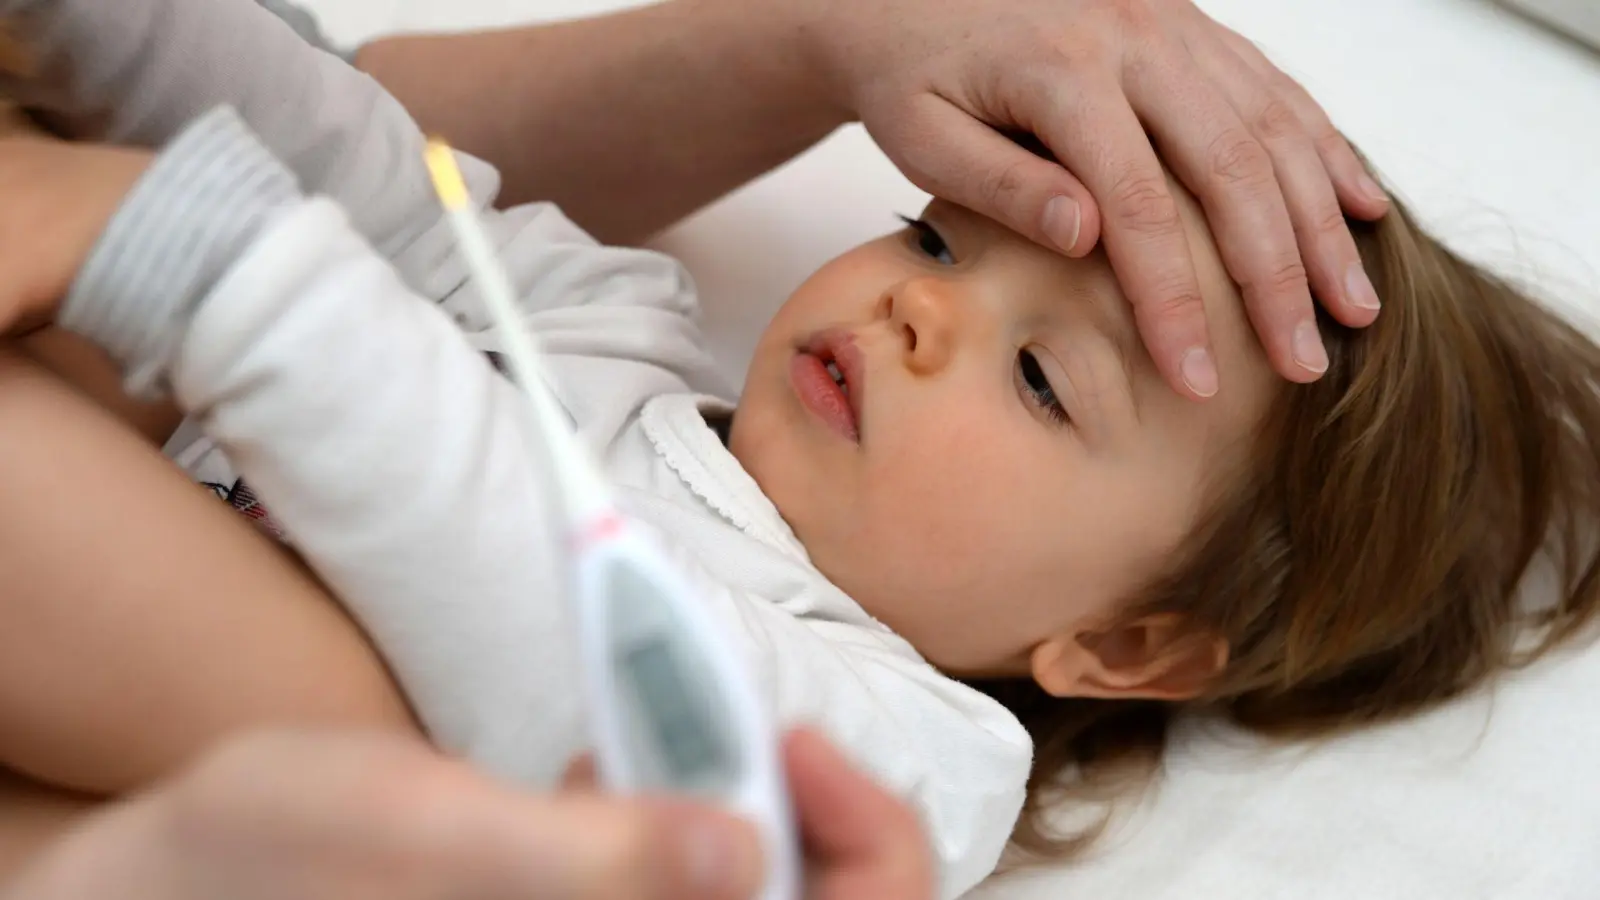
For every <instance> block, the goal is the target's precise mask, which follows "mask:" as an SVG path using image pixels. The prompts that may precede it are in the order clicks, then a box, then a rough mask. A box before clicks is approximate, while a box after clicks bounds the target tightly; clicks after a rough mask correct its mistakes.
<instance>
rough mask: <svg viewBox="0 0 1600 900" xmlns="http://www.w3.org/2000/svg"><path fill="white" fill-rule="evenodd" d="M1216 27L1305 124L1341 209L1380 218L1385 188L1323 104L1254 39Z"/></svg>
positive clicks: (1386, 205)
mask: <svg viewBox="0 0 1600 900" xmlns="http://www.w3.org/2000/svg"><path fill="white" fill-rule="evenodd" d="M1217 29H1218V34H1219V36H1220V37H1219V39H1220V40H1221V41H1222V42H1223V43H1225V44H1226V45H1227V46H1228V48H1229V49H1231V50H1232V51H1233V52H1234V53H1235V54H1236V55H1237V56H1238V57H1239V59H1241V60H1242V61H1243V62H1244V63H1245V65H1247V66H1249V67H1250V69H1251V70H1252V71H1254V72H1255V73H1256V75H1257V77H1259V78H1261V79H1262V81H1263V82H1265V83H1266V84H1268V85H1270V86H1272V87H1273V88H1274V89H1275V90H1276V91H1277V93H1278V95H1279V96H1280V97H1281V98H1282V99H1283V100H1284V102H1286V103H1288V104H1289V106H1290V108H1291V109H1293V110H1294V112H1295V115H1297V116H1299V118H1300V122H1301V124H1302V125H1304V126H1305V129H1306V131H1307V133H1309V134H1310V136H1311V141H1312V143H1313V144H1314V145H1315V146H1316V148H1317V153H1318V155H1320V156H1321V157H1322V163H1323V165H1324V166H1326V167H1327V170H1328V176H1329V177H1330V178H1332V179H1333V184H1334V188H1335V190H1336V191H1337V192H1338V195H1339V203H1340V205H1341V206H1343V207H1344V211H1345V212H1346V213H1348V214H1350V215H1352V216H1355V217H1356V218H1358V219H1366V220H1368V221H1371V220H1375V219H1381V218H1383V216H1384V214H1385V213H1387V212H1388V211H1389V194H1388V192H1386V191H1385V190H1384V189H1383V186H1382V185H1380V184H1378V181H1377V179H1376V178H1375V177H1373V175H1372V173H1371V172H1370V171H1369V170H1368V168H1367V165H1366V164H1365V163H1364V162H1362V160H1361V157H1360V156H1358V155H1357V154H1356V152H1355V149H1354V148H1353V147H1351V146H1350V142H1349V141H1348V140H1346V139H1345V136H1344V135H1343V134H1341V133H1340V132H1339V129H1337V128H1335V127H1334V125H1333V121H1332V120H1331V119H1329V118H1328V113H1327V110H1324V109H1323V108H1322V104H1320V103H1318V102H1317V101H1316V100H1315V99H1314V98H1313V97H1312V96H1311V94H1310V93H1309V92H1307V91H1306V89H1305V87H1304V86H1302V85H1301V84H1300V82H1298V81H1296V80H1295V79H1293V78H1291V77H1289V75H1288V74H1287V73H1285V72H1284V71H1283V70H1282V69H1279V68H1278V66H1277V65H1276V64H1275V63H1273V62H1272V60H1270V59H1268V58H1267V55H1266V54H1265V53H1263V52H1261V48H1259V47H1257V46H1256V45H1255V43H1254V42H1253V41H1251V40H1249V39H1248V38H1246V37H1245V36H1244V35H1241V34H1239V33H1238V32H1236V31H1233V30H1232V29H1229V28H1226V27H1223V26H1221V25H1218V26H1217Z"/></svg>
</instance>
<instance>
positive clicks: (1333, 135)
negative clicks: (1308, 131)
mask: <svg viewBox="0 0 1600 900" xmlns="http://www.w3.org/2000/svg"><path fill="white" fill-rule="evenodd" d="M1311 142H1312V144H1314V145H1315V146H1316V148H1317V153H1318V154H1320V155H1321V156H1322V157H1323V158H1324V159H1335V158H1338V157H1340V156H1347V155H1350V154H1351V153H1352V151H1351V149H1350V142H1349V141H1346V140H1345V139H1344V135H1342V134H1340V133H1339V130H1338V129H1337V128H1334V127H1333V126H1332V125H1331V124H1328V125H1325V127H1323V128H1320V129H1318V130H1317V132H1316V134H1315V135H1313V136H1312V139H1311Z"/></svg>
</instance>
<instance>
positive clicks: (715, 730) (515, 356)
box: [427, 141, 800, 900]
mask: <svg viewBox="0 0 1600 900" xmlns="http://www.w3.org/2000/svg"><path fill="white" fill-rule="evenodd" d="M427 160H428V169H429V171H430V172H431V173H432V175H433V182H434V187H435V189H436V190H437V191H438V193H439V199H440V200H441V201H442V202H443V204H444V208H445V211H446V214H447V215H448V216H449V218H450V222H451V226H452V227H453V228H454V230H455V234H456V238H457V240H458V241H459V242H460V245H461V251H462V253H463V255H464V256H465V259H466V263H467V267H468V271H470V272H471V273H472V276H473V278H474V281H475V283H476V285H477V287H478V290H479V291H480V293H481V294H482V295H483V298H484V300H485V302H486V303H487V305H488V308H489V313H490V316H491V317H492V318H493V320H494V322H495V325H496V326H497V328H498V329H499V333H500V335H501V336H502V337H503V338H504V341H505V345H504V346H505V350H506V353H505V358H506V360H507V362H508V363H509V364H510V369H511V374H512V376H513V378H514V380H515V381H516V382H517V383H518V384H519V385H520V386H521V388H522V392H523V394H524V396H526V397H527V398H528V401H529V406H530V409H531V411H532V416H531V418H532V420H533V424H534V425H535V427H537V428H538V430H539V433H540V437H541V438H542V439H543V440H544V442H545V444H546V446H547V447H548V449H549V452H550V460H551V465H552V467H553V469H554V470H555V474H556V476H557V477H556V478H554V479H552V481H553V482H555V483H558V484H559V485H560V486H561V498H560V499H561V501H562V502H561V507H562V510H563V513H564V516H565V521H566V524H567V528H568V533H569V535H570V536H571V539H572V553H573V565H574V574H575V577H574V578H573V579H572V583H573V588H574V591H575V596H576V601H577V603H576V606H577V619H578V633H579V644H580V651H581V652H580V656H581V659H582V663H583V666H584V686H585V689H586V692H587V699H588V701H589V714H590V717H591V720H592V722H593V728H594V740H595V762H596V767H597V769H598V771H599V775H600V780H601V782H602V784H604V785H605V786H606V787H609V788H611V789H614V790H617V791H623V792H629V793H634V792H666V793H674V794H681V795H688V796H691V797H694V798H696V799H699V800H703V801H705V802H707V803H711V804H715V805H718V806H721V807H723V808H725V809H728V810H729V811H731V812H733V813H735V814H737V815H739V816H741V817H743V818H745V819H747V820H749V821H750V822H752V823H753V824H754V825H755V826H756V827H757V829H758V830H759V831H760V834H761V838H762V841H763V843H764V845H765V846H764V850H765V852H766V860H767V882H766V886H765V888H764V889H763V892H762V894H761V897H762V900H792V898H795V897H797V896H798V894H799V887H800V883H799V880H800V865H799V850H798V844H797V841H796V838H795V834H794V822H793V816H792V814H791V812H790V806H789V796H788V791H787V789H786V787H785V785H784V779H783V771H782V767H781V766H780V764H779V759H778V758H779V752H778V743H777V738H776V735H775V733H774V729H773V726H772V723H771V722H770V721H769V720H768V716H767V715H766V712H765V710H764V708H763V707H762V705H761V702H760V700H759V699H758V697H757V696H756V693H755V690H754V689H753V687H752V686H751V683H750V674H749V672H748V671H747V669H746V668H745V666H744V665H743V663H742V662H741V661H740V660H739V658H738V657H737V656H736V655H735V653H734V651H733V650H732V644H731V643H730V642H729V641H728V640H727V638H726V637H725V636H724V634H723V633H722V631H721V628H720V623H718V622H717V621H716V620H715V619H714V618H713V616H712V615H711V613H710V612H709V611H708V610H707V609H706V608H705V605H704V604H703V603H702V602H701V601H700V600H699V598H698V597H696V596H695V592H694V590H693V589H692V588H691V587H690V586H689V584H688V582H687V580H686V579H685V578H684V577H683V576H682V575H681V574H680V573H679V572H678V571H677V570H676V569H675V568H673V567H672V566H671V565H670V564H669V563H668V561H667V560H666V557H665V555H664V554H663V552H662V551H661V549H660V547H659V546H657V544H656V543H655V542H654V541H653V540H651V538H650V535H649V534H647V533H646V532H644V531H643V530H642V529H640V528H639V526H638V525H637V524H635V523H634V522H632V521H631V520H629V519H628V518H627V517H626V516H624V515H622V513H621V512H620V511H619V510H618V509H617V507H616V505H615V504H614V503H613V501H612V499H611V491H610V489H609V487H608V485H607V484H606V481H605V479H604V477H603V476H602V475H601V474H600V470H599V467H598V466H597V465H595V463H594V461H593V460H592V459H591V458H590V457H589V456H588V454H587V453H586V452H585V450H584V448H583V447H582V445H581V444H580V443H579V442H578V439H577V436H576V435H574V434H573V432H572V429H571V427H570V425H569V424H568V421H567V419H566V414H565V413H564V412H563V411H562V410H561V408H560V406H559V404H558V403H557V401H556V400H555V398H554V397H553V396H552V395H551V394H550V389H549V386H548V385H549V382H548V381H547V380H546V377H545V375H544V373H543V372H542V371H541V366H540V364H539V358H540V357H539V355H538V352H537V351H536V350H535V348H534V342H533V338H532V336H531V335H530V334H529V333H528V329H527V328H526V327H525V325H524V324H523V321H522V316H521V314H520V313H519V311H518V309H517V305H516V302H515V299H514V297H515V294H514V292H513V289H512V287H511V281H510V278H509V277H508V276H507V275H506V273H505V269H504V268H503V267H502V266H501V264H500V262H499V260H498V258H497V257H496V256H495V252H494V250H493V245H492V244H491V243H490V241H489V239H488V237H487V235H485V234H484V231H483V226H482V224H481V223H480V222H479V221H478V218H477V216H476V214H475V212H474V210H473V207H472V204H471V199H470V197H469V195H468V193H467V189H466V184H465V182H464V180H463V179H462V177H461V172H460V169H459V168H458V167H457V166H456V161H455V156H454V154H453V153H452V151H451V150H450V148H449V147H448V146H447V145H446V144H444V143H443V142H441V141H431V142H430V143H429V145H428V151H427Z"/></svg>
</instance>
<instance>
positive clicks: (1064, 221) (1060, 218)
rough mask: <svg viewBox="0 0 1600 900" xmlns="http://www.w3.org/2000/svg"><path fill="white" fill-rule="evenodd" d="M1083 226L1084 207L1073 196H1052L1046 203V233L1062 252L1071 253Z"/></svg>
mask: <svg viewBox="0 0 1600 900" xmlns="http://www.w3.org/2000/svg"><path fill="white" fill-rule="evenodd" d="M1082 228H1083V208H1082V207H1080V206H1079V205H1078V204H1077V203H1076V202H1075V201H1074V200H1073V199H1072V198H1071V197H1051V198H1050V202H1049V203H1046V204H1045V205H1044V233H1045V235H1046V236H1048V237H1049V238H1050V240H1051V242H1053V243H1054V244H1055V245H1056V246H1057V247H1059V248H1061V252H1062V253H1071V252H1072V248H1073V247H1075V246H1077V244H1078V231H1079V230H1080V229H1082Z"/></svg>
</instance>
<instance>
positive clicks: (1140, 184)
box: [1110, 171, 1178, 233]
mask: <svg viewBox="0 0 1600 900" xmlns="http://www.w3.org/2000/svg"><path fill="white" fill-rule="evenodd" d="M1110 196H1111V203H1112V214H1113V215H1115V216H1117V217H1118V218H1119V219H1120V220H1121V221H1122V222H1123V223H1124V224H1126V225H1127V226H1128V227H1129V228H1132V229H1134V230H1136V231H1140V232H1146V233H1149V232H1156V231H1163V230H1168V229H1173V228H1177V227H1178V202H1177V201H1176V200H1174V199H1173V197H1172V192H1171V191H1169V190H1167V185H1166V183H1165V182H1164V181H1163V180H1162V179H1161V177H1160V176H1159V175H1153V174H1147V173H1145V172H1140V171H1128V172H1125V173H1123V174H1122V175H1120V176H1118V177H1117V178H1116V179H1115V180H1114V181H1113V182H1112V185H1111V195H1110Z"/></svg>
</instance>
